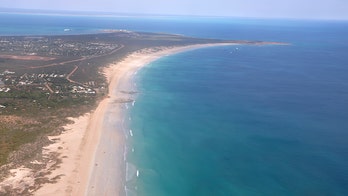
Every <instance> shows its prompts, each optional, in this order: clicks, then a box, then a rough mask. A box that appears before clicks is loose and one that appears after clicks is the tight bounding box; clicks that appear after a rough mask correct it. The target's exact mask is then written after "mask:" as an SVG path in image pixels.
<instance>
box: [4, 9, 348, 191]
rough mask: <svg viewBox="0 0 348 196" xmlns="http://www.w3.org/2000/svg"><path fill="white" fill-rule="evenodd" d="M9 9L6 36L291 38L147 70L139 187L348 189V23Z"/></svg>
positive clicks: (138, 118)
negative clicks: (116, 33)
mask: <svg viewBox="0 0 348 196" xmlns="http://www.w3.org/2000/svg"><path fill="white" fill-rule="evenodd" d="M0 18H1V19H0V34H2V35H9V34H17V35H23V34H26V35H33V34H46V35H47V34H66V33H69V34H80V33H92V32H98V31H99V30H100V29H109V28H116V29H127V30H136V31H147V32H167V33H176V34H184V35H187V36H195V37H206V38H220V39H245V40H263V41H281V42H289V43H291V45H287V46H224V47H213V48H205V49H199V50H193V51H188V52H184V53H179V54H175V55H171V56H166V57H163V58H161V59H160V60H157V61H155V62H153V63H151V64H149V65H148V66H146V67H144V68H143V69H141V70H140V71H139V72H138V74H137V75H136V78H135V79H134V81H135V83H136V88H137V90H138V91H139V94H138V95H137V98H136V102H135V104H134V107H132V108H131V110H130V111H129V113H128V115H129V117H130V118H131V120H130V122H129V123H130V124H129V126H130V127H129V128H130V129H131V130H132V135H133V137H129V138H130V139H129V140H128V147H129V148H128V149H134V152H133V151H132V150H130V151H129V152H128V156H127V162H128V163H129V165H133V166H134V168H133V169H135V170H138V172H139V173H138V174H139V175H138V176H136V175H135V174H133V175H134V177H133V178H132V179H129V181H128V182H127V187H128V189H129V195H132V194H133V193H136V194H137V195H140V196H143V195H144V196H164V195H165V196H167V195H168V196H179V195H180V196H186V195H187V196H191V195H200V196H201V195H207V196H220V195H228V196H229V195H237V196H239V195H241V196H244V195H267V196H268V195H315V196H320V195H342V196H343V195H348V56H347V54H348V36H347V35H348V21H304V20H302V21H300V20H270V19H267V20H266V19H240V18H203V17H200V18H198V17H196V18H185V17H161V18H152V17H145V18H139V17H131V18H129V17H97V18H96V17H86V16H85V17H77V16H49V17H48V16H46V17H42V16H39V15H36V16H33V15H31V16H27V15H10V14H0ZM23 18H25V20H23ZM65 28H69V29H72V31H69V32H64V29H65ZM127 119H128V117H127Z"/></svg>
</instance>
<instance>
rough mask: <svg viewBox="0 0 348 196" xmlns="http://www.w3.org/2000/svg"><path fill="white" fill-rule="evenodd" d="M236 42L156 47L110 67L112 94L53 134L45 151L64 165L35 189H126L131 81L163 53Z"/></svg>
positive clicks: (107, 73)
mask: <svg viewBox="0 0 348 196" xmlns="http://www.w3.org/2000/svg"><path fill="white" fill-rule="evenodd" d="M219 45H231V44H201V45H192V46H184V47H172V48H150V49H143V50H141V51H138V52H135V53H132V54H130V55H128V56H127V57H126V58H124V59H123V60H122V61H120V62H116V63H112V64H110V65H109V66H108V67H106V68H105V69H104V73H105V76H106V77H107V80H108V82H109V94H108V97H107V98H105V99H104V100H102V101H101V102H100V103H99V105H98V107H97V108H96V109H95V110H94V111H93V112H92V113H91V114H85V115H84V116H81V117H79V118H75V119H71V120H72V121H73V122H74V123H72V124H69V125H67V126H65V127H64V128H65V132H63V133H62V134H61V135H59V136H55V137H51V138H50V140H52V141H55V143H54V144H51V145H49V146H48V147H46V148H45V150H44V153H46V154H49V153H59V154H60V155H59V156H60V158H61V160H62V162H61V164H59V167H58V168H55V169H54V170H52V171H51V174H49V176H47V177H48V178H49V179H51V180H52V179H55V183H50V184H44V185H43V186H42V187H41V188H40V189H38V190H37V191H35V192H34V194H35V195H74V196H78V195H123V193H124V182H123V179H124V176H125V171H124V167H125V166H124V146H125V135H124V132H123V119H124V118H125V116H124V115H123V112H122V111H123V109H124V104H125V102H127V101H131V99H132V95H131V93H125V92H129V91H132V89H130V88H131V87H130V81H132V78H133V77H134V73H135V72H136V71H137V70H139V69H140V68H141V67H143V66H145V65H147V64H149V63H150V62H152V61H154V60H156V59H159V58H161V57H163V56H166V55H170V54H174V53H179V52H183V51H187V50H193V49H197V48H203V47H211V46H219Z"/></svg>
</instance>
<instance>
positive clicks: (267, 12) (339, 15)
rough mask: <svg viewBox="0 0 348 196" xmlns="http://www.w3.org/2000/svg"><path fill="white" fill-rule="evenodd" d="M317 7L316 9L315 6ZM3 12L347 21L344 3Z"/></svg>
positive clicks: (267, 0) (38, 5)
mask: <svg viewBox="0 0 348 196" xmlns="http://www.w3.org/2000/svg"><path fill="white" fill-rule="evenodd" d="M313 5H315V6H313ZM0 8H1V9H24V10H36V11H38V10H40V11H47V12H69V13H73V12H87V13H107V14H111V13H112V14H139V15H175V16H211V17H243V18H279V19H282V18H289V19H327V20H331V19H334V20H348V12H346V8H348V2H345V1H343V0H331V1H328V0H321V1H313V0H309V1H306V2H302V1H300V0H293V1H282V2H278V1H275V0H264V1H262V2H260V1H256V0H247V1H239V0H235V1H227V0H216V1H214V2H204V3H202V2H199V1H196V0H192V1H184V0H179V1H176V2H162V1H159V0H148V1H145V2H132V1H117V2H116V1H112V0H100V1H98V2H95V1H92V0H88V1H82V0H77V1H74V2H69V1H68V0H62V1H59V2H42V1H41V0H32V1H30V2H27V1H25V0H3V1H1V2H0Z"/></svg>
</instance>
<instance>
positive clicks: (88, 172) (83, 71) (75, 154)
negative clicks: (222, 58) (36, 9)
mask: <svg viewBox="0 0 348 196" xmlns="http://www.w3.org/2000/svg"><path fill="white" fill-rule="evenodd" d="M234 44H248V45H267V44H284V43H277V42H263V41H239V40H237V41H236V40H215V39H199V38H191V37H185V36H181V35H170V34H159V33H141V32H131V31H124V30H105V31H104V32H103V33H100V34H89V35H67V36H2V37H0V134H1V137H0V194H9V195H86V194H87V193H88V194H90V195H122V194H123V193H124V191H125V189H124V184H125V182H124V179H125V170H124V168H125V165H124V162H123V158H124V157H123V156H124V146H125V145H124V144H125V138H124V137H125V136H124V134H123V132H122V130H121V128H122V117H123V116H122V115H123V112H122V111H123V110H124V105H125V104H126V103H132V102H133V101H134V98H135V96H136V93H137V92H136V89H132V88H131V87H130V85H129V84H130V82H131V79H132V78H133V76H134V74H135V73H136V72H137V70H139V69H140V68H141V67H142V66H144V65H146V64H148V63H149V62H151V61H154V60H156V59H158V58H160V57H162V56H165V55H169V54H174V53H178V52H182V51H185V50H191V49H196V48H202V47H212V46H219V45H234ZM109 113H113V116H114V118H115V119H116V120H115V119H114V120H108V118H106V116H107V114H109ZM115 127H116V129H117V130H115ZM109 172H113V175H112V176H111V175H105V174H108V173H109ZM115 184H116V185H117V186H115Z"/></svg>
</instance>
